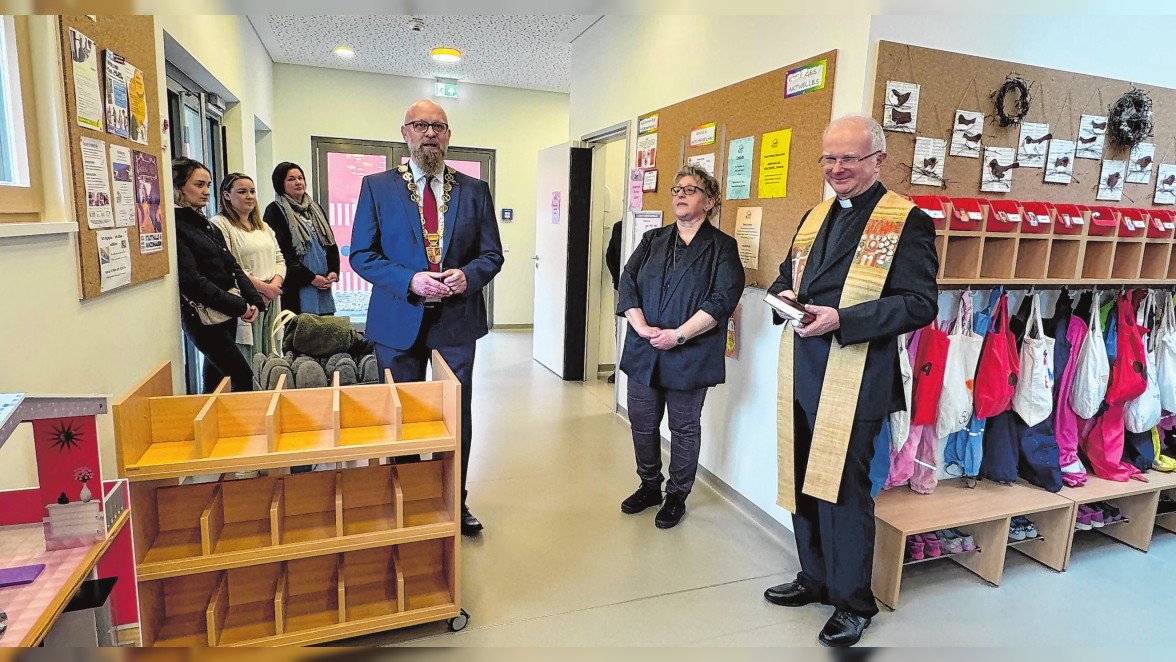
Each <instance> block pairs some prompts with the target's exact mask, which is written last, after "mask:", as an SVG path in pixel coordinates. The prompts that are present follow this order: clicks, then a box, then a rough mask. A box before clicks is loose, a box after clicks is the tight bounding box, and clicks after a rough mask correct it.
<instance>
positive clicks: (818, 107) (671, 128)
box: [641, 51, 837, 288]
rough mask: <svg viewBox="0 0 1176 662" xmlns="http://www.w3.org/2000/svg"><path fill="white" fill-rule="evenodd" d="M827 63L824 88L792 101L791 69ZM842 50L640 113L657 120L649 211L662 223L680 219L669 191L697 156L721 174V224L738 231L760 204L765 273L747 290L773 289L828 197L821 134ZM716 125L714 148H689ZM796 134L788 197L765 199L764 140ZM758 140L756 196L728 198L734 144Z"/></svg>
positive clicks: (752, 273)
mask: <svg viewBox="0 0 1176 662" xmlns="http://www.w3.org/2000/svg"><path fill="white" fill-rule="evenodd" d="M822 60H823V61H825V71H824V84H823V86H822V87H820V88H819V89H812V90H809V91H806V92H804V93H801V94H796V95H795V96H791V97H787V98H786V97H785V90H786V84H787V81H788V75H789V72H792V71H796V70H798V69H800V68H802V67H806V66H809V65H813V64H815V63H817V62H820V61H822ZM836 65H837V51H829V52H827V53H823V54H821V55H816V56H814V57H811V58H808V59H806V60H802V61H800V62H796V63H793V64H790V65H788V66H786V67H782V68H780V69H776V70H775V71H770V72H768V73H765V74H761V75H759V76H756V77H754V78H749V79H747V80H744V81H741V82H738V83H735V84H733V85H729V86H727V87H724V88H721V89H718V90H715V91H713V92H709V93H707V94H703V95H701V96H698V97H694V98H693V99H688V100H686V101H683V102H681V103H676V104H674V105H672V106H666V107H665V108H660V109H658V110H654V111H651V112H649V113H645V114H643V115H641V118H648V117H651V116H653V115H657V116H658V119H657V126H658V128H657V136H658V139H657V151H656V159H655V161H654V166H653V167H654V168H656V169H657V171H658V174H657V179H658V182H657V190H656V191H652V192H646V193H644V195H643V198H642V209H643V210H651V211H657V210H660V211H662V212H663V222H664V223H666V224H669V223H673V222H674V215H673V212H672V209H671V195H670V187H672V186H673V182H674V175H676V174H677V172H678V169H679V168H680V167H681V166H682V165H684V164H685V163H686V160H687V159H688V158H690V157H692V156H697V155H704V154H711V153H713V154H714V174H715V177H716V178H717V179H718V180H719V183H720V185H721V192H722V197H723V199H722V205H721V207H720V215H719V224H718V225H719V227H720V228H721V229H722V230H723V231H724V232H726V233H727V234H731V235H734V233H735V216H736V214H735V210H736V209H738V208H740V207H760V208H762V209H763V216H762V222H761V229H760V249H759V264H758V269H755V270H752V269H748V270H747V274H746V275H747V284H748V286H749V287H750V286H755V287H761V288H766V287H768V286H769V285H771V283H772V282H773V281H774V280H776V277H777V276H778V275H779V273H780V272H779V269H780V263H781V262H783V261H784V260H785V258H786V257H787V255H788V249H789V247H790V246H791V244H792V237H793V235H795V234H796V229H797V228H798V227H799V225H800V219H801V217H802V216H803V215H804V213H805V212H806V211H808V210H809V209H811V208H812V207H813V206H815V205H816V204H817V203H819V202H820V201H821V199H822V198H823V197H824V178H823V175H822V172H821V168H820V167H819V166H818V165H817V159H818V158H819V157H820V156H821V132H822V131H823V130H824V128H825V125H827V124H828V123H829V120H830V119H831V116H832V112H833V81H834V74H835V71H836ZM712 122H713V123H714V124H715V140H714V143H713V144H706V145H698V146H694V147H691V146H690V139H689V136H690V133H691V130H692V129H695V128H697V127H702V126H704V125H707V124H709V123H712ZM783 129H791V130H792V136H791V146H790V149H789V154H788V159H787V163H788V171H787V172H788V174H787V193H786V195H785V196H784V197H773V198H760V197H759V196H760V194H761V191H760V186H759V179H760V158H761V154H762V150H763V147H764V145H763V137H764V134H766V133H772V132H775V131H780V130H783ZM749 137H750V138H753V139H754V149H753V150H752V158H751V173H750V180H751V182H750V197H749V198H748V199H745V200H727V199H726V196H727V183H728V181H727V165H728V164H727V158H728V150H729V149H730V143H731V141H732V140H736V139H741V138H749Z"/></svg>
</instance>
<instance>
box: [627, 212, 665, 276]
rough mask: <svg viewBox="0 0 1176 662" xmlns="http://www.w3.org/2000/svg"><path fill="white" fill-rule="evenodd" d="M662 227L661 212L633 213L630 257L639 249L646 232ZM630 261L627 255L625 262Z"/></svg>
mask: <svg viewBox="0 0 1176 662" xmlns="http://www.w3.org/2000/svg"><path fill="white" fill-rule="evenodd" d="M661 226H662V213H661V212H660V211H638V212H633V223H632V227H633V231H632V234H631V235H630V239H629V255H632V254H633V251H634V250H635V249H636V248H637V246H638V244H640V243H641V237H643V236H644V235H645V233H646V232H649V231H650V230H656V229H658V228H660V227H661ZM628 259H629V257H628V255H626V256H625V260H624V262H627V261H628ZM624 262H622V264H624Z"/></svg>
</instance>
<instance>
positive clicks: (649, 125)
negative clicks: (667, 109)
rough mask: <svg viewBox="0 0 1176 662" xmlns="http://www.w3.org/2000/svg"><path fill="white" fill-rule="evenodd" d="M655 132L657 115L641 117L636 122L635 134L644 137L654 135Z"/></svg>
mask: <svg viewBox="0 0 1176 662" xmlns="http://www.w3.org/2000/svg"><path fill="white" fill-rule="evenodd" d="M656 131H657V115H650V116H649V117H642V118H641V119H639V120H637V134H638V135H641V136H644V135H645V134H647V133H654V132H656Z"/></svg>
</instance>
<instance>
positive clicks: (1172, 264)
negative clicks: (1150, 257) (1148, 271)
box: [1168, 250, 1176, 279]
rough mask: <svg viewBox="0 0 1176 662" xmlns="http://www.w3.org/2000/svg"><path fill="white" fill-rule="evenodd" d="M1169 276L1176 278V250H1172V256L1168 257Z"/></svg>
mask: <svg viewBox="0 0 1176 662" xmlns="http://www.w3.org/2000/svg"><path fill="white" fill-rule="evenodd" d="M1168 278H1169V279H1176V250H1173V251H1172V256H1171V257H1169V258H1168Z"/></svg>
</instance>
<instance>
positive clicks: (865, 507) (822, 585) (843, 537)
mask: <svg viewBox="0 0 1176 662" xmlns="http://www.w3.org/2000/svg"><path fill="white" fill-rule="evenodd" d="M816 418H817V416H816V414H814V413H809V412H807V411H805V410H804V409H803V408H802V407H801V406H800V404H799V403H795V402H794V403H793V422H794V428H795V442H794V447H795V449H796V451H795V456H796V493H797V494H796V514H795V516H794V517H793V518H792V523H793V530H794V531H795V532H796V551H797V553H798V554H799V555H800V569H801V571H800V574H799V575H797V577H796V579H797V581H798V582H800V584H801V585H802V586H804V587H805V588H806V589H808V590H809V591H811V592H812V593H814V594H815V595H818V596H820V598H821V600H822V601H823V602H827V603H828V604H831V605H833V606H834V607H836V608H837V609H842V610H845V611H848V612H851V613H854V614H857V615H859V616H865V617H867V618H872V617H873V616H874V615H875V614H877V613H878V605H877V603H876V602H874V592H873V591H872V590H871V588H870V579H871V576H872V574H873V569H874V500H873V499H872V498H871V497H870V461H871V460H872V459H873V457H874V439H875V438H876V437H877V436H878V433H879V432H880V431H881V429H882V421H860V420H855V421H854V423H853V429H852V430H851V432H850V435H849V451H848V452H847V453H846V457H845V470H844V472H843V473H842V476H841V491H840V493H839V494H838V499H837V503H829V502H828V501H823V500H821V499H817V498H814V497H811V496H808V495H807V494H804V493H802V491H801V488H802V486H803V485H804V476H805V469H806V468H807V467H808V458H809V448H810V447H811V445H812V438H813V428H814V426H815V424H816Z"/></svg>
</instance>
